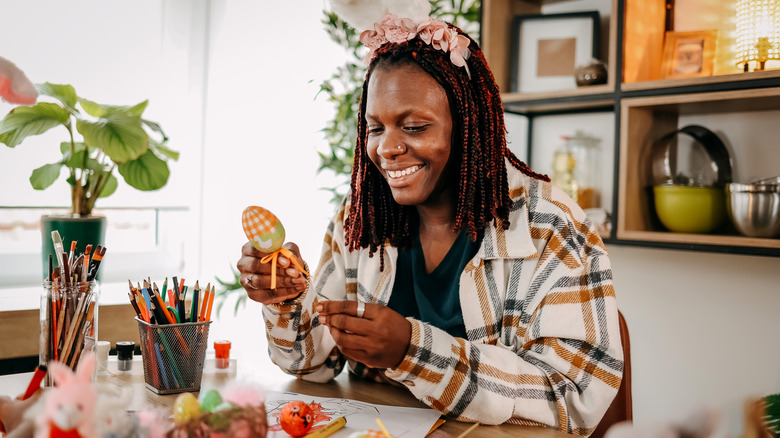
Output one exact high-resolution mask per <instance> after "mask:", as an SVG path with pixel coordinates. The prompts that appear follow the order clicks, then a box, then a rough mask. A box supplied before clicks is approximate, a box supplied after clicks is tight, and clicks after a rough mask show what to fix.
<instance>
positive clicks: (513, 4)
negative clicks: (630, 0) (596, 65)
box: [481, 0, 619, 103]
mask: <svg viewBox="0 0 780 438" xmlns="http://www.w3.org/2000/svg"><path fill="white" fill-rule="evenodd" d="M601 1H603V2H604V4H605V5H610V8H611V14H610V15H609V17H604V16H602V17H601V18H602V20H604V19H605V18H607V19H609V23H608V25H607V30H606V34H602V35H601V40H602V41H606V55H607V56H606V59H602V61H604V62H606V63H607V73H608V75H607V83H606V84H604V85H596V86H591V87H580V88H575V89H571V90H563V91H555V92H543V93H523V94H521V93H510V92H505V93H502V95H501V97H502V100H503V101H504V102H505V103H513V102H524V101H536V100H547V99H560V98H567V97H571V96H587V95H598V94H603V93H611V92H614V91H615V83H616V81H615V73H616V69H615V64H616V62H617V57H616V56H617V20H616V19H615V15H616V12H617V6H618V1H619V0H601ZM549 3H556V2H554V1H544V0H482V27H481V28H482V34H481V45H482V51H483V53H484V54H485V58H487V60H488V64H489V65H490V69H491V70H492V72H493V76H494V77H495V78H496V82H497V83H498V86H499V88H500V89H501V90H506V91H508V90H509V89H510V82H511V80H510V75H511V66H512V54H511V53H510V52H511V50H510V47H511V41H512V40H511V39H512V20H513V18H514V17H515V16H516V15H529V14H541V13H542V10H543V6H544V5H545V4H549ZM557 3H560V2H557ZM602 45H603V44H602ZM602 53H604V52H603V51H602ZM602 57H603V56H602Z"/></svg>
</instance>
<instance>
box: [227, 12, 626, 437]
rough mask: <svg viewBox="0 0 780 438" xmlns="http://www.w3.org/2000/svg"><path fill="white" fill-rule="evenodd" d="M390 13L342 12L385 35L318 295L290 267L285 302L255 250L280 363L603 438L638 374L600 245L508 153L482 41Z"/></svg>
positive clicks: (465, 411) (371, 39)
mask: <svg viewBox="0 0 780 438" xmlns="http://www.w3.org/2000/svg"><path fill="white" fill-rule="evenodd" d="M379 3H382V5H381V6H382V7H379V8H378V11H374V12H376V14H375V16H374V18H373V20H366V16H367V15H369V16H370V15H372V13H371V11H370V9H371V6H366V5H365V4H362V3H361V5H362V6H363V8H362V9H361V10H360V11H358V12H356V11H354V10H352V7H351V6H350V5H351V4H352V3H350V2H346V1H334V9H336V12H337V13H338V14H340V15H341V16H342V17H343V18H344V19H346V20H347V21H351V22H353V23H357V22H361V23H363V26H362V28H368V29H373V30H366V31H365V32H363V33H362V35H361V41H362V42H363V43H364V44H365V45H366V46H368V48H369V49H370V50H369V53H368V56H367V62H368V63H369V65H368V72H367V74H366V78H365V81H364V84H363V94H362V96H363V97H362V100H361V104H360V112H359V118H358V120H357V124H358V129H357V143H356V145H355V151H354V156H355V161H354V165H353V169H352V182H351V191H350V193H349V194H348V196H347V199H346V200H345V202H344V203H343V204H342V206H341V208H340V209H339V211H338V212H337V213H336V215H335V216H334V217H333V219H332V221H331V223H330V226H329V227H328V229H327V233H326V238H325V243H324V245H323V251H322V255H321V258H320V264H319V267H318V268H317V271H316V272H315V274H314V276H313V277H312V278H311V281H310V282H308V284H307V282H306V281H304V279H303V278H302V277H301V276H300V274H299V273H297V270H295V269H289V267H290V265H291V260H289V259H287V258H286V259H284V260H282V258H281V257H280V260H279V265H280V267H279V268H278V269H277V271H276V273H275V275H276V277H277V281H280V282H281V284H282V287H280V288H278V289H274V288H273V287H271V286H270V281H271V278H272V275H271V272H270V268H269V267H268V265H267V264H263V263H261V261H260V259H261V258H262V257H264V256H265V254H264V253H263V252H261V251H258V250H256V249H255V248H253V247H252V246H251V245H250V244H246V245H244V247H243V248H242V257H241V259H240V260H239V261H238V269H239V272H240V273H241V277H242V279H243V282H242V284H244V287H245V289H246V291H247V295H248V297H249V298H250V299H252V300H255V301H258V302H260V303H263V304H264V305H265V306H264V307H263V317H264V318H265V320H266V327H267V331H268V350H269V353H270V355H271V357H272V359H273V361H274V363H276V364H278V365H279V366H280V367H281V368H282V369H283V370H285V371H286V372H288V373H291V374H295V375H300V376H301V377H302V378H304V379H309V380H314V381H325V380H329V379H331V378H333V377H334V376H335V375H337V374H338V373H339V372H341V371H342V369H343V368H344V365H345V364H346V363H348V364H349V368H350V371H351V372H353V373H355V374H357V375H360V376H362V377H364V378H369V379H374V380H379V381H395V382H397V383H400V384H402V385H405V386H406V387H407V389H408V390H409V391H410V392H411V393H412V394H414V395H415V397H417V398H418V399H420V400H421V401H423V402H424V403H426V404H428V405H430V406H431V407H433V408H435V409H437V410H439V411H441V412H442V413H444V414H447V415H450V416H452V417H454V418H457V419H460V420H463V421H473V422H481V423H487V424H500V423H504V422H510V423H520V424H534V425H546V426H550V427H556V428H558V429H560V430H563V431H565V432H568V433H574V434H577V435H589V434H591V433H592V432H593V431H594V430H595V427H596V426H597V425H598V422H599V420H600V419H601V416H602V415H603V414H604V412H605V411H606V409H607V407H608V406H609V404H610V402H611V400H612V398H613V397H614V395H615V393H616V392H617V388H618V386H619V385H620V381H621V375H622V352H621V350H620V347H619V346H620V343H619V341H618V340H619V337H620V335H619V332H618V319H617V306H616V302H615V295H614V290H613V286H612V273H611V270H610V264H609V259H608V257H607V253H606V250H605V249H604V246H603V244H602V242H601V240H600V239H599V237H598V233H597V232H596V230H595V228H594V227H593V226H592V224H591V223H590V222H589V220H588V219H587V216H586V215H585V213H584V212H583V211H582V210H581V209H580V208H579V207H577V204H576V203H575V202H574V201H573V200H571V199H570V198H569V197H567V196H566V195H565V194H564V193H563V192H562V191H560V190H558V189H556V188H554V187H553V186H552V185H551V184H550V182H549V178H547V177H545V176H542V175H538V174H536V173H534V172H533V171H531V170H530V169H529V168H528V167H527V166H526V165H525V164H524V163H522V162H521V161H520V160H518V159H517V157H515V156H514V154H512V152H510V151H509V150H508V149H507V147H506V138H505V135H504V133H505V129H504V121H503V112H502V104H501V99H500V94H499V91H498V87H497V85H496V83H495V81H494V80H493V76H492V73H491V72H490V69H489V68H488V66H487V64H486V61H485V58H484V55H483V54H482V52H481V50H480V48H479V46H478V45H477V44H476V43H475V42H474V41H473V40H472V39H471V38H469V37H468V35H466V34H465V33H463V32H462V31H460V30H459V29H457V28H454V27H452V26H450V25H448V24H446V23H444V22H442V21H439V20H436V19H435V18H431V17H429V16H428V14H429V12H430V5H428V2H427V1H426V0H405V1H401V2H398V1H392V2H379ZM372 4H373V3H372ZM426 5H427V7H426ZM384 8H387V9H384ZM386 10H388V11H389V12H388V13H387V14H386V15H384V12H385V11H386ZM396 13H398V14H404V15H402V16H397V15H395V14H396ZM353 18H356V20H352V19H353ZM287 245H288V247H289V248H290V249H291V250H292V252H293V256H291V257H290V258H292V257H295V258H300V254H299V253H298V252H297V246H296V245H295V244H292V243H291V242H288V243H287ZM377 252H378V253H379V254H378V255H379V256H378V257H376V255H377V254H376V253H377ZM247 283H248V284H247ZM586 327H589V329H586ZM585 352H587V353H585Z"/></svg>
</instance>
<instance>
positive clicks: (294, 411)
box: [279, 400, 314, 436]
mask: <svg viewBox="0 0 780 438" xmlns="http://www.w3.org/2000/svg"><path fill="white" fill-rule="evenodd" d="M313 414H314V412H313V411H312V409H311V406H309V405H307V404H306V403H304V402H302V401H298V400H295V401H291V402H289V403H287V404H286V405H284V407H283V408H282V413H281V415H280V416H279V424H280V425H281V426H282V429H283V430H284V431H285V432H287V433H289V434H290V435H291V436H303V435H306V433H307V432H309V429H311V427H312V425H314V415H313Z"/></svg>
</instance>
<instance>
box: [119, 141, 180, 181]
mask: <svg viewBox="0 0 780 438" xmlns="http://www.w3.org/2000/svg"><path fill="white" fill-rule="evenodd" d="M117 169H118V170H119V173H120V174H121V175H122V176H123V177H124V178H125V181H126V182H127V183H128V184H130V185H131V186H133V187H135V188H136V189H138V190H145V191H149V190H157V189H159V188H162V187H163V186H164V185H165V183H167V182H168V176H169V175H170V171H169V170H168V165H167V164H166V163H165V161H163V160H161V159H160V158H158V157H157V155H155V154H154V152H152V151H147V152H146V153H145V154H143V155H141V157H140V158H138V159H137V160H133V161H128V162H127V163H120V164H119V165H118V166H117Z"/></svg>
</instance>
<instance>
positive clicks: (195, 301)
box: [190, 281, 200, 322]
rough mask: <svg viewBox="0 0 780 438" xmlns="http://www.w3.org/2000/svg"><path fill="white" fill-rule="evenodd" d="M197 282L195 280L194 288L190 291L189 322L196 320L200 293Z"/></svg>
mask: <svg viewBox="0 0 780 438" xmlns="http://www.w3.org/2000/svg"><path fill="white" fill-rule="evenodd" d="M199 289H200V288H199V287H198V282H197V281H196V282H195V290H193V291H192V308H190V322H198V295H199V294H200V290H199Z"/></svg>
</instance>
